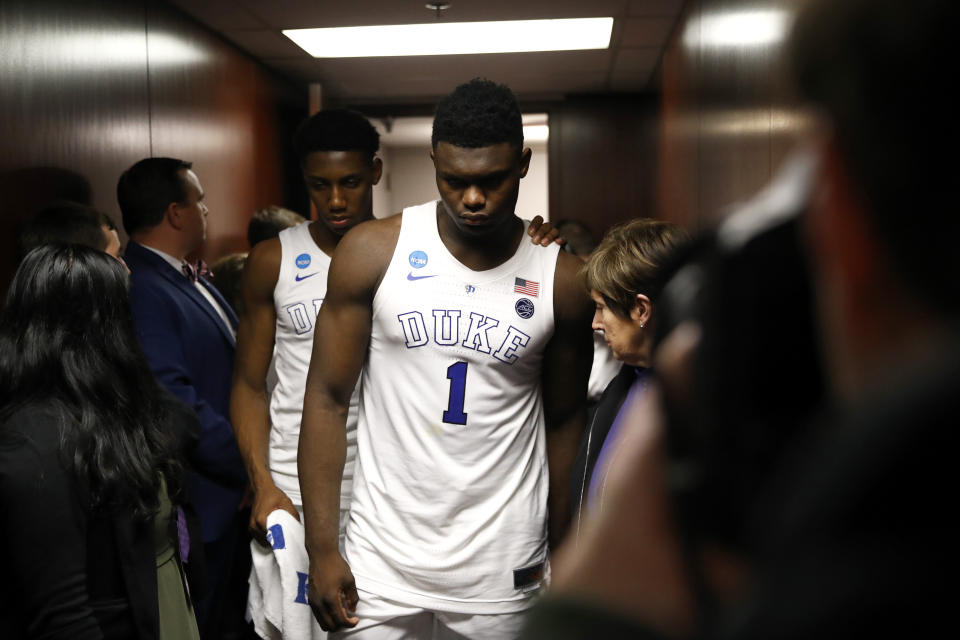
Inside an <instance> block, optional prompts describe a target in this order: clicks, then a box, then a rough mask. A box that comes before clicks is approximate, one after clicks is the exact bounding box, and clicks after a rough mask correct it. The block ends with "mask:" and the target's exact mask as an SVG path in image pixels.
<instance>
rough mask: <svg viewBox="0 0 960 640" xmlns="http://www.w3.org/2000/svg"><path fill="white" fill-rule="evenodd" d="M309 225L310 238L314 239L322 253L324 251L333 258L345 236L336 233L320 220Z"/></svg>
mask: <svg viewBox="0 0 960 640" xmlns="http://www.w3.org/2000/svg"><path fill="white" fill-rule="evenodd" d="M309 224H310V237H311V238H313V242H314V243H315V244H316V245H317V247H318V248H319V249H320V251H323V252H324V253H325V254H327V255H328V256H332V255H333V250H334V249H336V248H337V244H338V243H339V242H340V238H342V237H343V236H341V235H338V234H336V233H334V232H333V231H331V230H330V228H329V227H327V225H325V224H323V223H322V222H320V221H319V220H313V221H311V222H310V223H309Z"/></svg>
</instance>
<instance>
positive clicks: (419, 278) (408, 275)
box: [407, 271, 437, 281]
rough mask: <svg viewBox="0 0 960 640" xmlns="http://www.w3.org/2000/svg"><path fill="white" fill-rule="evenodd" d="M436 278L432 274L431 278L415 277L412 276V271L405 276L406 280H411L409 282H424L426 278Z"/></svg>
mask: <svg viewBox="0 0 960 640" xmlns="http://www.w3.org/2000/svg"><path fill="white" fill-rule="evenodd" d="M436 277H437V274H433V275H432V276H415V275H413V272H412V271H411V272H410V273H408V274H407V280H411V281H412V280H424V279H426V278H436Z"/></svg>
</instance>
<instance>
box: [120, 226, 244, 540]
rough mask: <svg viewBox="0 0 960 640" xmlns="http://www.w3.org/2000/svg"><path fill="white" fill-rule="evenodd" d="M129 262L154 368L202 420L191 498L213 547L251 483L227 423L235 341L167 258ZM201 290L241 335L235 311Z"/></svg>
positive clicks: (146, 253)
mask: <svg viewBox="0 0 960 640" xmlns="http://www.w3.org/2000/svg"><path fill="white" fill-rule="evenodd" d="M124 259H125V260H126V262H127V265H128V266H129V267H130V271H131V274H130V282H131V285H130V304H131V308H132V310H133V320H134V324H135V325H136V329H137V336H138V338H139V339H140V344H141V346H142V347H143V351H144V353H146V356H147V361H148V362H149V364H150V368H151V369H152V370H153V373H154V375H156V376H157V379H158V380H159V381H160V383H161V384H162V385H163V386H164V387H166V388H167V389H168V390H169V391H170V392H171V393H173V395H175V396H176V397H177V398H179V399H180V400H181V401H182V402H184V403H185V404H186V405H188V406H190V407H192V408H193V409H194V411H196V414H197V417H198V418H199V419H200V425H201V431H200V437H199V439H198V442H197V444H196V446H195V447H194V448H193V450H192V451H190V452H188V460H189V462H190V463H191V466H192V470H191V472H190V473H189V479H188V494H189V498H190V502H191V503H192V504H193V506H194V508H195V509H196V510H197V513H198V515H199V517H200V523H201V527H202V529H203V539H204V541H207V542H210V541H213V540H216V539H218V538H220V537H221V536H223V535H224V534H225V533H226V532H227V530H228V529H229V527H230V526H231V524H232V523H233V522H234V520H235V517H236V512H237V505H238V504H239V503H240V499H241V498H242V496H243V490H244V488H245V485H246V482H247V477H246V471H245V469H244V466H243V460H242V458H241V456H240V451H239V450H238V449H237V442H236V439H235V437H234V433H233V427H232V426H231V424H230V421H229V417H228V416H229V415H230V381H231V376H232V373H233V359H234V355H235V352H236V340H235V339H234V337H233V336H232V335H231V333H230V331H229V330H228V329H227V327H226V326H225V325H224V323H223V321H222V320H221V318H220V316H219V315H218V314H217V312H216V310H215V309H213V307H212V306H211V305H210V303H209V302H207V300H206V299H205V298H204V296H203V295H201V294H200V292H199V291H197V289H196V287H194V286H193V284H191V283H190V281H189V280H187V279H186V278H185V277H184V276H183V274H182V273H179V272H178V271H176V270H175V269H174V268H173V267H171V266H170V264H169V263H167V262H166V261H165V260H164V259H163V258H162V257H160V256H158V255H157V254H155V253H153V252H152V251H150V250H149V249H146V248H145V247H143V246H142V245H139V244H137V243H136V242H130V243H129V244H128V245H127V250H126V252H125V254H124ZM201 282H202V284H203V286H204V287H205V288H206V289H207V291H209V292H210V294H211V295H212V296H213V297H214V299H215V300H216V301H217V302H218V303H219V304H220V306H221V308H222V309H223V310H224V311H225V312H226V314H227V316H228V319H229V321H230V323H231V325H232V326H233V327H234V329H235V328H236V326H237V318H236V315H235V314H234V313H233V310H232V309H231V308H230V305H229V304H227V302H226V300H224V299H223V297H222V296H221V295H220V293H219V292H218V291H217V290H216V289H215V288H214V287H213V285H211V284H210V283H209V282H207V281H206V280H203V279H201Z"/></svg>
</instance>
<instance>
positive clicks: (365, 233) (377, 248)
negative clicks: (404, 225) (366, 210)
mask: <svg viewBox="0 0 960 640" xmlns="http://www.w3.org/2000/svg"><path fill="white" fill-rule="evenodd" d="M401 216H402V214H399V213H398V214H396V215H392V216H390V217H387V218H374V219H373V220H368V221H366V222H362V223H360V224H358V225H357V226H355V227H354V228H353V229H351V230H350V231H348V232H347V233H346V234H344V236H343V239H342V240H340V243H339V244H338V245H337V249H336V251H334V258H337V257H338V256H342V255H344V254H346V255H347V256H348V257H357V255H356V253H357V252H363V253H366V254H368V256H367V257H368V258H375V257H378V256H379V257H384V256H381V255H380V252H382V251H384V250H387V249H389V254H388V255H386V256H385V257H386V259H387V260H388V261H389V258H390V255H392V254H393V248H394V247H395V246H396V243H397V238H398V237H399V235H400V221H401ZM374 252H377V254H378V255H377V256H375V255H373V254H374ZM340 259H341V260H343V259H344V258H342V257H341V258H340Z"/></svg>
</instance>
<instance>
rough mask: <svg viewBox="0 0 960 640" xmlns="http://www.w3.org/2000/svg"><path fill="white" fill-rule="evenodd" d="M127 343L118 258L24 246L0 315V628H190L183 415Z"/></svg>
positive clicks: (26, 631) (18, 634)
mask: <svg viewBox="0 0 960 640" xmlns="http://www.w3.org/2000/svg"><path fill="white" fill-rule="evenodd" d="M189 420H190V417H189V415H188V414H186V413H185V412H184V408H183V407H180V406H178V404H177V403H176V401H175V400H174V399H173V398H172V397H171V396H169V395H168V394H166V393H165V392H164V391H163V390H162V389H161V388H160V386H159V385H158V384H157V382H156V381H155V380H154V378H153V375H152V374H151V372H150V370H149V368H148V366H147V362H146V359H145V357H144V355H143V353H142V351H141V349H140V346H139V344H138V343H137V339H136V334H135V332H134V328H133V322H132V319H131V315H130V306H129V302H128V294H127V273H126V270H125V268H124V267H123V265H122V264H121V263H120V262H119V261H117V260H115V259H114V258H112V257H111V256H109V255H107V254H105V253H103V252H100V251H96V250H94V249H91V248H88V247H84V246H80V245H48V246H42V247H39V248H37V249H35V250H33V251H32V252H30V253H29V254H28V255H27V256H26V257H25V258H24V260H23V262H22V263H21V265H20V268H19V269H18V270H17V273H16V275H15V277H14V279H13V283H12V284H11V286H10V289H9V291H8V295H7V299H6V307H5V309H4V311H3V314H2V316H0V546H2V549H3V550H4V551H5V553H6V558H4V560H3V566H4V571H3V576H4V579H3V580H2V581H0V629H2V630H3V636H4V637H5V638H10V637H13V638H33V637H43V638H61V637H63V638H71V639H76V638H159V639H164V640H165V639H167V638H177V639H179V638H197V637H198V634H197V627H196V622H195V620H194V614H193V609H192V607H191V604H190V597H189V593H188V591H189V590H188V589H187V587H186V580H185V579H184V577H183V575H184V574H183V572H182V570H181V556H185V555H186V554H187V553H188V546H189V543H188V536H187V535H186V531H185V525H184V522H183V519H182V515H183V514H182V511H179V517H178V509H177V508H176V506H174V505H176V504H177V503H178V502H180V500H181V495H182V482H181V476H182V468H181V465H180V462H179V457H178V451H180V450H181V448H182V446H183V442H184V441H183V438H185V437H187V434H188V433H189V432H190V430H191V429H192V428H193V426H192V425H190V424H189Z"/></svg>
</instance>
